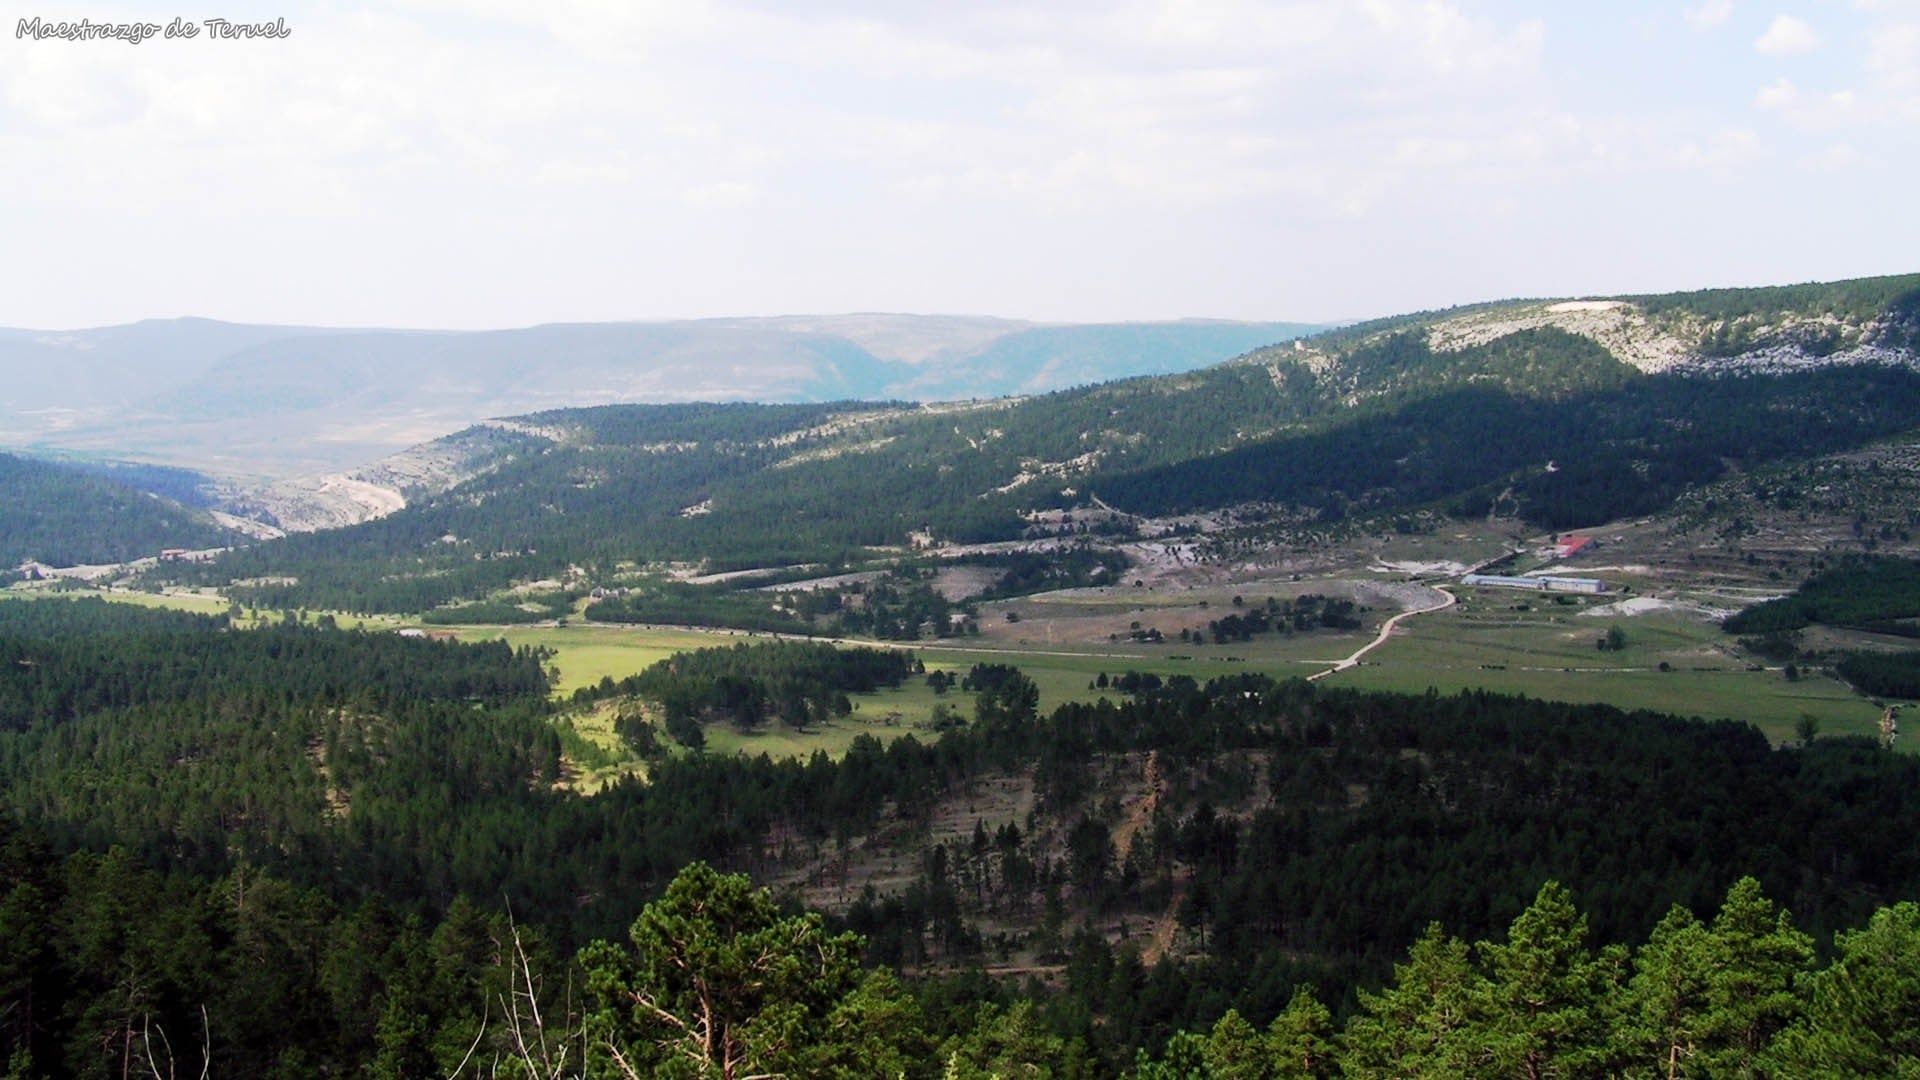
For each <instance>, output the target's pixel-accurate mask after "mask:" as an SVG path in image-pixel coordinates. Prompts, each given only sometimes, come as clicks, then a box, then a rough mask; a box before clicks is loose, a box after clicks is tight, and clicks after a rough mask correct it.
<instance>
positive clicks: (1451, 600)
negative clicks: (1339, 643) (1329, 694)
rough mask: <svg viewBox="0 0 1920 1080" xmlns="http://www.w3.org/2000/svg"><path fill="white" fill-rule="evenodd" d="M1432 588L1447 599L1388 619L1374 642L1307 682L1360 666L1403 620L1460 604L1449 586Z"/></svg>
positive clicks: (1411, 609) (1311, 677)
mask: <svg viewBox="0 0 1920 1080" xmlns="http://www.w3.org/2000/svg"><path fill="white" fill-rule="evenodd" d="M1432 588H1433V591H1434V592H1437V593H1439V594H1440V595H1441V596H1442V597H1445V599H1443V600H1441V601H1440V602H1439V603H1437V604H1431V605H1428V606H1427V607H1423V608H1409V609H1407V610H1406V611H1403V612H1401V613H1400V614H1398V615H1395V616H1393V617H1392V618H1390V619H1388V620H1387V621H1386V622H1384V623H1381V624H1380V633H1379V634H1378V635H1376V636H1375V637H1374V639H1373V640H1372V641H1369V642H1367V643H1366V644H1365V645H1362V646H1360V647H1359V648H1358V649H1355V650H1354V651H1353V655H1351V656H1349V657H1347V658H1346V659H1345V660H1338V661H1335V662H1334V665H1333V666H1332V667H1330V668H1328V669H1327V670H1325V671H1321V672H1316V673H1314V674H1312V675H1309V676H1307V681H1308V682H1319V681H1320V680H1321V679H1324V678H1326V677H1327V676H1329V675H1336V674H1338V673H1340V672H1342V671H1345V670H1347V669H1348V668H1350V667H1354V666H1356V665H1358V664H1359V663H1360V658H1361V657H1363V656H1365V655H1367V654H1368V653H1370V652H1372V651H1373V650H1375V649H1377V648H1379V647H1380V646H1382V645H1384V644H1386V643H1387V639H1388V638H1389V637H1392V636H1393V628H1394V627H1396V626H1399V625H1400V620H1401V619H1406V618H1411V617H1412V616H1415V615H1426V614H1429V613H1431V612H1435V611H1445V610H1446V609H1448V608H1450V607H1452V606H1453V605H1454V604H1456V603H1458V602H1459V598H1458V597H1455V596H1454V595H1453V594H1452V593H1450V592H1448V591H1447V586H1445V585H1436V586H1433V587H1432Z"/></svg>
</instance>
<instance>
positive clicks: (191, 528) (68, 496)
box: [0, 454, 244, 569]
mask: <svg viewBox="0 0 1920 1080" xmlns="http://www.w3.org/2000/svg"><path fill="white" fill-rule="evenodd" d="M129 479H132V478H131V477H130V478H129ZM146 479H148V480H149V481H151V480H161V479H164V480H166V481H168V482H171V481H174V480H177V478H176V477H172V476H168V477H165V478H162V477H158V476H156V477H151V478H146ZM241 539H244V538H243V537H241V536H239V535H238V534H236V533H233V532H231V531H229V530H227V529H224V528H221V527H220V526H218V525H216V524H215V523H214V522H213V520H212V519H211V518H209V517H208V516H207V515H206V514H205V513H203V512H199V511H194V510H189V509H187V508H186V507H184V506H182V505H180V504H179V503H177V502H173V501H171V500H169V499H164V498H161V497H160V496H157V495H151V494H148V493H147V492H145V491H142V490H139V489H138V488H136V487H133V486H130V484H128V483H123V482H121V481H120V479H119V478H118V477H117V476H115V475H114V474H112V473H101V472H97V471H93V470H81V469H77V468H73V467H70V466H65V465H55V464H51V463H49V462H43V461H35V460H33V459H32V458H24V457H18V456H15V455H12V454H0V569H10V568H12V567H14V566H17V565H19V564H20V563H22V562H25V561H27V560H35V561H38V562H43V563H46V564H48V565H50V566H73V565H75V564H78V563H111V562H124V561H126V560H129V559H138V558H143V557H149V556H154V555H158V554H160V552H161V550H162V549H164V548H188V549H200V548H210V547H220V546H222V545H225V544H230V543H234V542H236V541H239V540H241Z"/></svg>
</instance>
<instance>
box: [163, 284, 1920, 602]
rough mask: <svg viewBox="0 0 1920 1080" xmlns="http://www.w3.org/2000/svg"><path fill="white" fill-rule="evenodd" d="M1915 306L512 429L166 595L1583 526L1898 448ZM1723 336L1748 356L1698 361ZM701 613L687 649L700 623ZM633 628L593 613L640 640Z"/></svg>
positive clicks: (1311, 344)
mask: <svg viewBox="0 0 1920 1080" xmlns="http://www.w3.org/2000/svg"><path fill="white" fill-rule="evenodd" d="M1916 289H1920V277H1911V278H1874V279H1864V280H1861V281H1851V282H1840V283H1835V284H1831V285H1805V286H1790V287H1785V288H1781V289H1762V290H1722V291H1717V292H1706V293H1690V294H1676V295H1673V296H1667V297H1631V298H1622V299H1613V300H1592V301H1567V302H1559V303H1554V302H1547V301H1516V302H1510V303H1504V304H1488V305H1477V306H1474V307H1470V308H1462V309H1454V310H1450V311H1444V312H1431V313H1424V314H1420V315H1411V316H1404V317H1399V318H1395V319H1388V320H1380V321H1378V322H1374V323H1367V324H1361V325H1359V326H1356V327H1351V328H1347V329H1343V330H1339V331H1334V332H1331V333H1327V334H1322V335H1319V336H1316V337H1313V338H1310V339H1308V340H1306V341H1302V342H1295V343H1293V344H1291V345H1287V346H1278V347H1273V348H1267V349H1260V350H1256V351H1254V352H1252V353H1250V354H1248V355H1247V356H1245V357H1243V358H1241V359H1239V360H1237V361H1235V362H1231V363H1227V364H1223V365H1219V366H1216V367H1212V368H1208V369H1205V370H1202V371H1196V372H1190V373H1185V374H1179V375H1169V376H1160V377H1149V378H1139V379H1131V380H1125V381H1120V382H1112V383H1103V384H1098V385H1093V386H1087V387H1081V388H1077V389H1072V390H1065V391H1059V392H1055V393H1051V394H1045V395H1042V396H1038V397H1031V398H1010V399H998V400H989V401H977V402H970V403H956V404H946V405H915V404H911V403H904V402H871V403H863V402H839V403H831V404H807V405H754V404H744V403H742V404H689V405H620V406H604V407H599V408H592V409H573V410H558V411H551V412H543V413H536V414H532V415H529V416H524V417H520V418H517V419H515V420H513V421H510V422H503V423H502V424H500V425H497V426H495V427H492V428H489V429H486V430H487V432H488V434H487V437H486V438H485V439H478V438H469V437H467V436H457V437H455V438H454V440H453V442H457V443H458V444H459V446H460V447H462V450H461V451H460V455H457V456H461V460H462V461H463V462H464V463H465V464H464V465H463V467H462V468H461V469H460V470H459V471H458V476H461V477H469V478H468V479H465V480H464V482H461V483H458V484H457V485H455V486H453V487H451V488H447V489H436V488H434V487H432V486H431V485H428V486H422V487H416V488H411V489H409V490H408V492H407V494H406V497H407V499H408V501H409V505H407V506H406V508H405V509H403V510H401V511H400V512H398V513H395V514H392V515H391V516H388V517H385V518H382V519H379V520H376V521H371V522H367V523H365V524H362V525H359V526H356V527H352V528H346V529H337V530H328V531H325V532H320V533H315V534H310V535H302V536H294V537H289V538H287V539H284V540H279V541H274V542H271V543H265V544H260V545H257V546H254V547H252V548H250V549H248V550H245V551H242V552H237V553H235V554H233V555H230V556H228V557H226V558H224V559H222V560H220V561H219V562H218V563H217V564H216V565H214V566H212V567H208V568H193V569H187V570H183V571H180V572H179V573H178V574H176V575H175V576H178V577H181V578H182V579H184V580H188V581H191V582H193V583H197V584H211V585H221V584H227V583H230V582H235V581H240V582H246V583H248V584H246V585H245V586H244V587H243V588H242V589H241V590H240V591H238V592H236V596H239V597H241V598H242V599H245V600H248V601H251V602H256V603H262V604H267V605H271V606H274V607H284V606H299V607H322V608H336V609H341V608H344V609H350V610H356V611H398V612H410V611H427V610H431V609H435V608H441V607H444V606H446V605H449V604H452V603H456V602H460V601H478V600H482V599H485V598H487V597H490V596H496V595H497V594H498V593H500V591H501V590H503V589H506V588H508V587H510V586H513V585H515V584H518V583H524V582H529V581H539V580H547V579H558V578H562V577H569V576H570V575H571V580H572V581H573V583H574V584H577V585H582V586H584V587H593V586H613V585H622V586H625V585H629V584H633V581H632V580H631V579H623V578H622V573H623V570H622V568H623V567H625V568H631V567H636V566H647V565H652V566H656V567H657V566H659V565H661V564H664V563H670V562H671V563H680V564H685V565H691V566H697V567H700V568H703V569H705V570H707V571H725V570H735V569H745V568H755V567H781V566H789V565H793V564H800V563H805V564H816V565H820V566H825V567H859V566H861V565H864V564H868V563H871V562H872V561H873V560H874V559H876V558H889V557H892V556H893V555H896V554H898V553H899V552H900V551H901V550H903V549H904V548H906V547H907V546H908V545H909V544H910V543H921V544H926V543H933V544H971V543H983V542H996V541H1009V540H1017V539H1021V538H1023V537H1032V536H1035V535H1039V534H1048V535H1059V534H1060V530H1058V529H1057V528H1053V527H1041V526H1039V525H1038V524H1037V516H1038V515H1042V514H1046V513H1050V512H1052V513H1058V512H1067V513H1073V512H1076V511H1089V510H1092V511H1098V512H1099V514H1103V515H1106V516H1105V517H1103V518H1100V519H1099V520H1101V521H1103V522H1104V523H1105V526H1106V527H1107V528H1109V529H1110V530H1111V531H1113V532H1116V533H1120V534H1125V532H1126V531H1127V530H1128V529H1131V528H1134V527H1136V526H1137V525H1138V524H1139V523H1140V520H1141V519H1142V518H1155V517H1161V516H1164V515H1174V514H1189V513H1196V512H1207V511H1218V510H1222V509H1226V508H1230V507H1235V506H1243V505H1248V504H1252V505H1254V506H1257V507H1260V508H1262V509H1261V512H1262V513H1267V514H1272V515H1276V516H1278V517H1280V518H1283V519H1287V520H1292V521H1295V522H1299V523H1302V524H1304V525H1317V526H1319V527H1322V528H1327V529H1337V528H1340V527H1343V523H1344V522H1347V521H1364V520H1365V519H1368V518H1372V517H1391V516H1393V515H1402V514H1406V513H1408V512H1411V511H1421V512H1434V511H1438V512H1440V513H1443V514H1454V515H1459V516H1484V515H1486V514H1487V513H1488V512H1489V511H1493V512H1495V513H1498V514H1506V515H1513V516H1517V517H1518V518H1520V519H1521V520H1523V521H1524V522H1526V523H1528V524H1530V525H1531V526H1533V527H1536V528H1542V529H1562V528H1570V527H1576V526H1591V525H1595V524H1599V523H1601V522H1604V521H1606V520H1609V519H1612V518H1616V517H1620V516H1623V515H1638V514H1645V513H1650V512H1657V511H1659V510H1661V509H1663V508H1664V507H1666V506H1668V505H1670V504H1671V503H1672V502H1673V501H1674V500H1675V499H1676V498H1678V497H1680V496H1681V495H1683V494H1685V493H1686V492H1688V491H1689V490H1692V489H1695V488H1697V487H1699V486H1701V485H1704V484H1708V483H1711V482H1713V481H1715V480H1717V479H1719V478H1720V477H1722V476H1724V475H1727V474H1728V473H1729V472H1742V471H1748V470H1751V469H1753V468H1755V467H1759V466H1765V465H1767V464H1769V463H1775V462H1786V461H1793V460H1799V459H1806V458H1811V457H1815V456H1819V455H1823V454H1829V453H1833V452H1836V451H1841V450H1846V449H1851V448H1854V447H1858V446H1862V445H1864V444H1867V443H1870V442H1872V441H1874V440H1876V439H1879V438H1882V437H1885V436H1887V435H1891V434H1896V433H1900V432H1904V431H1906V430H1909V429H1911V428H1912V427H1913V426H1914V422H1913V417H1914V416H1916V415H1920V409H1916V406H1917V405H1920V375H1916V374H1915V373H1914V371H1913V370H1912V366H1913V363H1914V361H1915V354H1914V352H1913V350H1912V348H1911V343H1910V341H1909V340H1908V337H1907V336H1906V335H1907V334H1908V330H1907V329H1905V328H1906V327H1907V326H1908V323H1909V322H1911V321H1912V319H1913V317H1914V315H1913V310H1914V306H1915V303H1916V301H1915V300H1914V297H1915V295H1917V294H1916ZM1816 332H1817V333H1816ZM1817 334H1825V335H1827V336H1826V337H1824V338H1821V339H1820V341H1814V340H1813V337H1810V336H1809V335H1816V336H1817ZM1716 335H1717V336H1716ZM1727 335H1734V336H1736V337H1739V339H1740V341H1742V342H1746V343H1747V344H1746V345H1741V346H1740V347H1739V348H1734V347H1733V346H1727V348H1719V346H1715V345H1714V344H1713V342H1712V341H1709V340H1708V338H1713V340H1714V341H1719V340H1721V339H1723V338H1727ZM1829 339H1831V340H1829ZM1009 340H1012V339H1009ZM1728 340H1731V339H1728ZM1749 345H1750V346H1751V348H1748V346H1749ZM1729 349H1731V350H1732V351H1730V352H1729V351H1728V350H1729ZM1716 350H1718V351H1716ZM1743 350H1744V351H1743ZM1732 360H1738V361H1739V362H1738V363H1732V362H1731V361H1732ZM449 453H452V451H449ZM476 454H478V455H479V456H478V457H477V458H476V457H475V455H476ZM429 456H431V455H429ZM397 497H398V496H397V495H396V498H397ZM1116 514H1117V515H1118V516H1115V515H1116ZM1073 531H1074V532H1076V533H1079V532H1083V531H1084V529H1081V528H1076V529H1074V530H1073ZM702 603H703V605H704V607H703V610H704V611H706V612H707V614H706V615H703V616H700V617H698V618H695V619H694V620H693V621H699V622H709V621H712V619H713V618H715V617H716V616H714V615H713V614H712V613H713V612H715V611H719V610H722V609H726V608H727V605H726V603H722V602H720V601H711V602H707V601H703V602H702ZM734 606H735V607H738V606H739V605H734ZM634 607H635V605H632V604H627V605H622V604H611V603H610V604H607V605H604V606H602V607H601V608H600V611H601V614H602V615H603V616H604V617H608V618H621V617H629V618H638V619H651V618H654V616H653V615H650V614H628V615H625V616H623V615H622V614H621V612H622V611H623V609H625V608H634ZM653 607H654V610H658V607H659V605H658V603H655V604H654V605H653ZM679 607H680V608H682V609H685V608H687V605H686V604H680V605H679ZM502 610H504V609H502ZM437 617H448V616H437ZM509 618H511V616H509ZM731 618H733V619H734V620H735V621H734V622H733V623H732V624H734V625H743V626H761V627H764V628H779V629H796V628H798V627H796V624H795V623H794V621H793V620H792V619H791V618H789V617H776V616H773V615H770V614H768V613H767V612H765V611H754V612H749V611H746V610H739V611H736V612H735V614H734V615H733V616H731ZM742 620H744V621H742Z"/></svg>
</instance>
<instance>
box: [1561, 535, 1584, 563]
mask: <svg viewBox="0 0 1920 1080" xmlns="http://www.w3.org/2000/svg"><path fill="white" fill-rule="evenodd" d="M1592 545H1593V537H1591V536H1563V537H1561V538H1560V539H1559V541H1558V542H1556V543H1555V544H1554V545H1553V553H1554V554H1555V555H1557V556H1559V557H1560V558H1562V559H1565V558H1570V557H1572V556H1574V555H1576V554H1578V553H1580V552H1582V551H1585V550H1586V549H1587V548H1589V547H1591V546H1592Z"/></svg>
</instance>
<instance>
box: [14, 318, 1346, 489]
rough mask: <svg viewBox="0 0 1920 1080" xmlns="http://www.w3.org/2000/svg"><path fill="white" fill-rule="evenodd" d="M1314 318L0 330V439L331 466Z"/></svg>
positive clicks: (207, 462)
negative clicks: (428, 445)
mask: <svg viewBox="0 0 1920 1080" xmlns="http://www.w3.org/2000/svg"><path fill="white" fill-rule="evenodd" d="M1313 329H1315V327H1312V326H1310V325H1307V324H1302V323H1281V322H1265V323H1242V322H1216V321H1203V320H1193V321H1183V322H1167V323H1117V324H1091V325H1048V324H1037V323H1029V322H1021V321H1016V320H1008V319H994V318H985V317H976V316H944V315H934V316H922V315H887V314H861V315H819V316H813V315H808V316H776V317H768V318H730V319H700V320H683V321H671V322H623V323H575V324H550V325H545V326H534V327H527V328H522V329H511V330H489V331H423V330H389V329H322V328H313V327H297V326H247V325H238V324H230V323H221V322H215V321H212V320H206V319H177V320H154V321H148V322H142V323H134V324H131V325H127V326H116V327H103V328H97V329H89V330H76V331H68V332H53V331H32V330H8V329H0V372H4V373H5V374H6V376H7V377H6V378H5V379H4V380H0V446H12V447H15V448H28V449H41V450H49V451H64V452H79V453H92V454H97V455H102V456H110V457H132V458H140V459H145V460H153V461H159V462H164V463H168V464H181V465H188V466H192V467H195V468H200V469H203V470H208V471H212V472H216V473H229V474H236V475H255V476H260V475H265V476H273V477H286V476H293V475H300V474H306V473H324V472H330V471H337V470H340V469H344V468H348V467H350V466H354V465H359V464H362V463H365V462H367V461H370V460H373V459H376V458H379V457H383V456H385V455H388V454H391V453H394V452H395V451H398V450H401V449H403V448H405V447H408V446H412V445H415V444H418V443H423V442H426V441H429V440H431V439H434V438H436V437H439V436H441V435H445V434H448V433H450V432H453V431H457V430H459V429H461V428H463V427H466V426H467V425H469V424H472V423H474V422H475V421H478V420H481V419H483V418H486V417H494V416H508V415H514V414H519V413H526V412H533V411H539V410H546V409H554V408H567V407H582V406H591V405H600V404H610V403H615V402H670V401H702V400H724V401H743V400H757V401H790V402H809V401H832V400H850V399H868V400H883V399H908V398H911V399H915V400H930V399H949V398H991V397H1000V396H1005V395H1009V394H1030V393H1040V392H1045V391H1048V390H1056V389H1060V388H1062V387H1066V386H1071V385H1076V384H1083V383H1094V382H1104V381H1108V380H1111V379H1115V378H1121V377H1126V376H1133V375H1144V374H1163V373H1169V372H1177V371H1186V370H1191V369H1193V368H1197V367H1202V366H1205V365H1208V364H1213V363H1218V362H1220V361H1222V360H1226V359H1228V358H1230V357H1233V356H1237V355H1240V354H1242V353H1245V352H1248V351H1250V350H1252V349H1256V348H1259V347H1261V346H1265V345H1270V344H1273V343H1275V342H1280V341H1286V340H1289V339H1291V338H1294V337H1297V336H1299V335H1300V334H1302V333H1305V332H1308V331H1310V330H1313Z"/></svg>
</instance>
